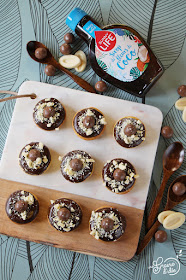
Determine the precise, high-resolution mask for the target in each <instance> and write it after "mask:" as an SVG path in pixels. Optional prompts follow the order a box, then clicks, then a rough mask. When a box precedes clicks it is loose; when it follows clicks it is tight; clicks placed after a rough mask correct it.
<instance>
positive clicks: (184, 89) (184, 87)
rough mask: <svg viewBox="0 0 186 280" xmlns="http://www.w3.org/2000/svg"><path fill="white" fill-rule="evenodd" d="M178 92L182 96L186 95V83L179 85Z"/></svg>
mask: <svg viewBox="0 0 186 280" xmlns="http://www.w3.org/2000/svg"><path fill="white" fill-rule="evenodd" d="M177 92H178V94H179V95H180V96H182V97H186V85H182V86H179V88H178V89H177Z"/></svg>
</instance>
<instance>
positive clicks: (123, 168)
mask: <svg viewBox="0 0 186 280" xmlns="http://www.w3.org/2000/svg"><path fill="white" fill-rule="evenodd" d="M137 177H138V175H136V170H135V169H134V167H133V165H132V164H131V163H130V162H128V161H127V160H125V159H122V158H116V159H113V160H110V161H107V163H105V165H104V167H103V170H102V178H103V182H104V185H105V186H106V187H107V189H109V190H110V191H112V192H115V193H117V194H126V193H127V192H129V191H131V189H132V188H133V187H134V183H135V181H136V178H137Z"/></svg>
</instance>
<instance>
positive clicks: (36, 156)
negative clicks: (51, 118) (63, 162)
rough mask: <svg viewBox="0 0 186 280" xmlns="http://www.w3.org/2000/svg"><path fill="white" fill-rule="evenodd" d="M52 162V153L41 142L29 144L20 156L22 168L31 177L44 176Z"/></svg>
mask: <svg viewBox="0 0 186 280" xmlns="http://www.w3.org/2000/svg"><path fill="white" fill-rule="evenodd" d="M50 161H51V155H50V151H49V149H48V148H47V146H45V145H44V144H43V143H41V142H31V143H29V144H27V145H26V146H25V147H23V149H22V150H21V152H20V154H19V164H20V166H21V168H22V169H23V170H24V172H26V173H28V174H30V175H40V174H42V173H43V172H44V171H45V170H46V169H47V168H48V166H49V164H50Z"/></svg>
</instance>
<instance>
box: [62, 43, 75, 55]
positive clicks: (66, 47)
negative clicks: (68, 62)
mask: <svg viewBox="0 0 186 280" xmlns="http://www.w3.org/2000/svg"><path fill="white" fill-rule="evenodd" d="M60 52H61V53H62V54H64V55H68V54H70V53H71V52H72V48H71V46H70V45H69V44H67V43H64V44H62V45H61V47H60Z"/></svg>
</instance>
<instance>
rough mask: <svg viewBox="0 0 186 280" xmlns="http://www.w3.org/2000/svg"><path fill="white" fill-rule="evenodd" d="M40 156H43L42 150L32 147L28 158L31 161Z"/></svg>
mask: <svg viewBox="0 0 186 280" xmlns="http://www.w3.org/2000/svg"><path fill="white" fill-rule="evenodd" d="M40 157H41V154H40V151H39V150H37V149H31V150H30V152H29V153H28V158H29V159H30V160H31V161H35V160H36V159H37V158H40Z"/></svg>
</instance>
